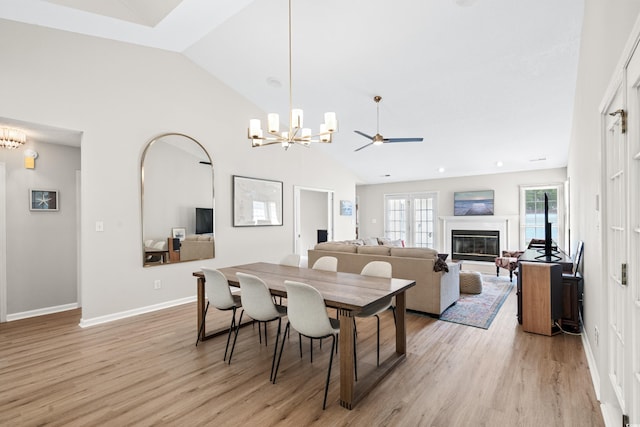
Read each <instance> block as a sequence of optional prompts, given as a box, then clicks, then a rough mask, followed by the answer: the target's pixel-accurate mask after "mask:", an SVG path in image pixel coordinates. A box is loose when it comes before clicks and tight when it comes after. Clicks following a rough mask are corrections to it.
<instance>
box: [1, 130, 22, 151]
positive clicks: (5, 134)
mask: <svg viewBox="0 0 640 427" xmlns="http://www.w3.org/2000/svg"><path fill="white" fill-rule="evenodd" d="M25 142H27V135H26V134H25V133H24V132H22V131H21V130H18V129H12V128H0V147H2V148H9V149H14V148H18V147H20V146H21V145H24V143H25Z"/></svg>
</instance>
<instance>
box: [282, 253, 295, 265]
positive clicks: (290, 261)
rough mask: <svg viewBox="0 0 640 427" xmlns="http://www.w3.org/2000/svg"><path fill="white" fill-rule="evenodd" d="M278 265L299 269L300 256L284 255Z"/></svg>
mask: <svg viewBox="0 0 640 427" xmlns="http://www.w3.org/2000/svg"><path fill="white" fill-rule="evenodd" d="M280 265H288V266H290V267H299V266H300V255H298V254H289V255H286V256H284V257H283V258H282V259H281V260H280Z"/></svg>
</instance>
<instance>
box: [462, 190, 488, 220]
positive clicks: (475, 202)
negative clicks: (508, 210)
mask: <svg viewBox="0 0 640 427" xmlns="http://www.w3.org/2000/svg"><path fill="white" fill-rule="evenodd" d="M453 214H454V215H455V216H468V215H473V216H475V215H493V190H484V191H461V192H455V193H454V194H453Z"/></svg>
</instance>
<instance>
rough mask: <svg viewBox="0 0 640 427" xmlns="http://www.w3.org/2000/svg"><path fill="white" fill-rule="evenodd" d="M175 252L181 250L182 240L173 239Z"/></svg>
mask: <svg viewBox="0 0 640 427" xmlns="http://www.w3.org/2000/svg"><path fill="white" fill-rule="evenodd" d="M173 250H174V251H179V250H180V239H178V238H175V239H173Z"/></svg>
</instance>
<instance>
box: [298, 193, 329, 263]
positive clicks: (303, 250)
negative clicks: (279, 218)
mask: <svg viewBox="0 0 640 427" xmlns="http://www.w3.org/2000/svg"><path fill="white" fill-rule="evenodd" d="M293 199H294V217H295V220H294V224H295V225H294V253H296V254H298V255H300V257H306V256H307V250H308V249H310V248H313V246H314V245H315V243H316V242H317V231H318V230H319V229H322V230H325V229H326V230H327V240H329V241H331V240H333V191H331V190H326V189H319V188H305V187H299V186H295V187H294V189H293Z"/></svg>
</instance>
